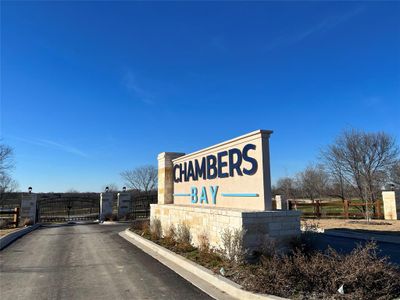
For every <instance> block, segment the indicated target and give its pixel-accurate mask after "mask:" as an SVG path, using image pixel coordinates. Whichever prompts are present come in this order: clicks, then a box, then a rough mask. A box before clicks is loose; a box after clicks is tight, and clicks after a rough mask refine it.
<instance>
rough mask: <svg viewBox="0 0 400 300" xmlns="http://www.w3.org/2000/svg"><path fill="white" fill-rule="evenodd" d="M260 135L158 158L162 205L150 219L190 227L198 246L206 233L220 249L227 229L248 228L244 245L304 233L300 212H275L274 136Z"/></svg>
mask: <svg viewBox="0 0 400 300" xmlns="http://www.w3.org/2000/svg"><path fill="white" fill-rule="evenodd" d="M271 133H272V131H270V130H257V131H253V132H250V133H248V134H246V135H243V136H240V137H237V138H234V139H231V140H229V141H226V142H222V143H220V144H217V145H214V146H211V147H208V148H205V149H203V150H200V151H196V152H194V153H190V154H186V155H185V154H184V153H176V152H163V153H160V154H159V155H158V204H151V213H150V215H151V219H152V220H154V219H155V218H157V219H159V220H160V221H161V225H162V227H163V229H164V230H165V229H166V228H168V227H169V226H171V225H174V226H176V225H178V224H180V223H185V224H186V225H187V226H189V228H190V231H191V234H192V237H193V242H194V244H197V243H198V240H197V236H199V235H200V234H204V233H207V234H208V236H209V241H210V244H211V245H212V246H219V245H220V242H221V233H222V231H223V230H224V228H231V229H235V228H236V229H244V230H245V231H246V235H245V239H244V243H245V246H246V247H248V248H252V247H257V246H258V245H257V244H258V243H259V242H260V241H261V240H263V238H265V237H268V238H271V239H275V240H276V241H277V242H280V241H284V240H285V241H287V240H288V238H291V237H296V236H298V235H299V234H300V214H301V213H300V212H297V211H284V210H279V211H278V210H275V211H272V195H271V176H270V156H269V137H270V135H271Z"/></svg>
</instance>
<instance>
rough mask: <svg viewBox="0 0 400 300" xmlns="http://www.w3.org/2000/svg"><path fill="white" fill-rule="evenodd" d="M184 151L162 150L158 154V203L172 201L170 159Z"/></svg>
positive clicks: (172, 185) (181, 154)
mask: <svg viewBox="0 0 400 300" xmlns="http://www.w3.org/2000/svg"><path fill="white" fill-rule="evenodd" d="M183 155H185V153H176V152H162V153H160V154H159V155H158V157H157V159H158V204H172V203H173V202H174V197H173V193H174V174H173V165H172V160H173V159H175V158H178V157H180V156H183Z"/></svg>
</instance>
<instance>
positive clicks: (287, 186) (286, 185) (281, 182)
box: [276, 177, 297, 199]
mask: <svg viewBox="0 0 400 300" xmlns="http://www.w3.org/2000/svg"><path fill="white" fill-rule="evenodd" d="M276 191H277V192H278V193H280V194H282V195H284V196H285V198H286V199H295V198H296V195H297V189H296V182H295V179H293V178H291V177H283V178H280V179H278V181H277V182H276Z"/></svg>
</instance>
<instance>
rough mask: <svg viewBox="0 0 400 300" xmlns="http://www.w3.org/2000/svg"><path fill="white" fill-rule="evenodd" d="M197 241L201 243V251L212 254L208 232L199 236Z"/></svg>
mask: <svg viewBox="0 0 400 300" xmlns="http://www.w3.org/2000/svg"><path fill="white" fill-rule="evenodd" d="M197 240H198V242H199V250H200V252H202V253H209V252H210V240H209V238H208V234H207V232H202V233H200V234H199V235H198V236H197Z"/></svg>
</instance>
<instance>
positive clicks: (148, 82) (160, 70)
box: [0, 1, 400, 191]
mask: <svg viewBox="0 0 400 300" xmlns="http://www.w3.org/2000/svg"><path fill="white" fill-rule="evenodd" d="M399 20H400V3H399V2H397V3H396V2H264V3H262V2H252V3H245V2H214V3H213V2H191V3H183V2H171V3H167V2H161V3H149V2H114V3H112V2H57V3H50V2H4V1H2V2H1V104H0V109H1V132H0V134H1V136H0V137H1V138H2V140H3V142H5V143H7V144H9V145H11V146H12V147H14V149H15V161H16V168H15V170H14V172H13V176H14V178H15V179H16V180H17V181H18V183H19V186H20V189H21V190H26V188H27V187H28V186H32V187H33V188H34V191H65V190H68V189H71V188H74V189H77V190H79V191H99V190H100V189H101V188H102V186H104V185H105V184H108V183H116V184H117V185H119V186H122V185H123V183H122V181H121V179H120V176H119V173H120V172H121V171H123V170H125V169H130V168H133V167H135V166H140V165H143V164H156V163H157V161H156V156H157V154H158V153H159V152H163V151H177V152H186V153H189V152H192V151H195V150H198V149H201V148H204V147H207V146H210V145H213V144H215V143H218V142H221V141H224V140H226V139H230V138H233V137H236V136H238V135H241V134H245V133H247V132H250V131H253V130H255V129H271V130H274V133H273V135H272V136H271V164H272V166H271V171H272V177H273V181H276V180H277V179H278V178H279V177H282V176H287V175H292V174H294V173H296V172H297V171H299V170H301V169H302V168H304V167H305V166H306V165H307V164H308V163H310V162H312V161H314V160H315V158H316V157H317V156H318V153H319V151H320V149H321V147H323V146H324V145H326V144H328V143H330V142H332V141H333V139H334V138H335V136H336V135H338V134H339V133H340V132H341V131H342V130H344V129H346V128H356V129H362V130H366V131H380V130H383V131H386V132H387V133H389V134H392V135H394V136H395V137H396V138H397V140H398V141H399V140H400V118H399V114H400V101H399V99H400V22H399Z"/></svg>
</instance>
